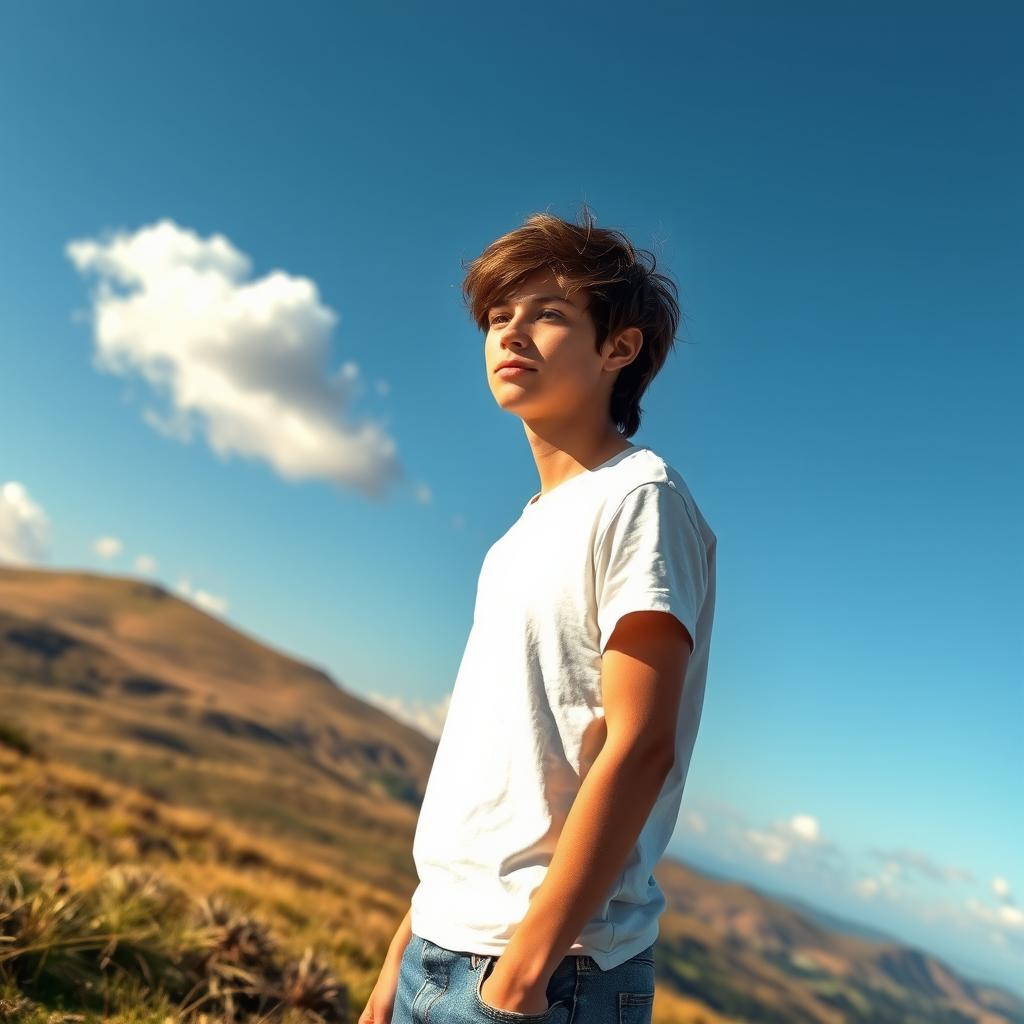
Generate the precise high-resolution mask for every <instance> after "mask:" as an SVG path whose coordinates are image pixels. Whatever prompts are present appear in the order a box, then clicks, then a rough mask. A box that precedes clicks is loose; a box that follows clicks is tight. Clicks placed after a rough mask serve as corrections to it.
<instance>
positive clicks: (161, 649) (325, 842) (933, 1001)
mask: <svg viewBox="0 0 1024 1024" xmlns="http://www.w3.org/2000/svg"><path fill="white" fill-rule="evenodd" d="M434 749H435V745H434V743H433V742H432V741H431V740H429V739H428V738H426V737H425V736H423V735H422V734H421V733H419V732H418V731H417V730H415V729H412V728H409V727H408V726H406V725H404V724H402V723H400V722H398V721H395V720H394V719H392V718H391V717H390V716H388V715H387V714H386V713H384V712H383V711H381V710H380V709H378V708H375V707H374V706H372V705H370V704H368V703H366V702H365V701H362V700H360V699H359V698H358V697H356V696H355V695H353V694H351V693H347V692H346V691H345V689H344V687H343V686H341V685H339V684H338V683H336V682H335V681H334V680H332V679H331V678H330V677H329V676H327V675H326V674H325V673H323V672H322V671H320V670H318V669H316V668H313V667H311V666H308V665H305V664H302V663H301V662H299V661H297V660H295V659H293V658H290V657H288V656H286V655H284V654H281V653H278V652H275V651H273V650H272V649H271V648H269V647H268V646H267V645H266V644H264V643H262V642H261V641H259V639H258V638H255V637H250V636H246V635H245V634H244V633H242V632H240V631H239V630H237V629H235V628H233V627H231V626H229V625H227V624H225V623H223V622H221V621H220V620H218V619H216V618H214V617H211V616H209V615H206V614H204V613H203V612H202V611H200V610H198V609H196V608H195V607H193V606H192V605H191V604H189V603H188V602H185V601H182V600H180V599H179V598H177V597H175V596H174V595H172V594H170V593H168V592H167V591H165V590H163V589H162V588H160V587H156V586H153V585H151V584H149V583H145V582H142V581H139V580H136V579H133V578H123V577H112V576H104V575H99V574H91V573H75V572H56V571H50V570H39V569H22V568H7V567H0V1021H5V1020H10V1021H14V1020H17V1021H19V1022H20V1021H25V1022H27V1024H36V1022H39V1024H41V1022H43V1021H47V1022H52V1024H58V1022H59V1021H62V1020H66V1021H68V1022H70V1021H72V1020H74V1021H75V1022H76V1024H77V1022H82V1024H87V1022H89V1024H91V1021H93V1020H95V1021H100V1020H114V1021H117V1022H118V1024H128V1022H129V1021H130V1022H132V1024H150V1022H152V1024H157V1022H159V1024H166V1022H168V1021H177V1020H179V1019H180V1020H184V1019H193V1020H196V1021H201V1020H202V1019H203V1017H202V1016H201V1015H203V1014H205V1015H206V1016H205V1019H206V1020H207V1021H209V1022H211V1024H212V1022H213V1021H218V1022H219V1021H231V1020H238V1021H255V1020H259V1019H263V1018H264V1016H265V1017H266V1019H268V1020H269V1019H273V1020H281V1021H286V1022H287V1021H292V1020H294V1021H310V1020H317V1019H319V1020H321V1021H324V1022H326V1024H330V1022H333V1021H346V1020H351V1021H355V1020H356V1018H357V1016H358V1014H359V1012H360V1011H361V1009H362V1007H363V1005H364V1004H365V1001H366V998H367V996H368V994H369V991H370V989H371V988H372V986H373V983H374V981H375V980H376V976H377V971H378V969H379V966H380V963H381V961H382V959H383V957H384V954H385V952H386V949H387V946H388V943H389V942H390V939H391V937H392V935H393V933H394V930H395V928H396V927H397V924H398V922H399V921H400V919H401V918H402V916H403V915H404V913H405V911H406V909H407V908H408V900H409V896H410V895H411V893H412V890H413V889H414V888H415V884H416V876H415V869H414V865H413V862H412V856H411V847H412V836H413V831H414V828H415V823H416V816H417V813H418V807H419V802H420V798H421V796H422V793H423V790H424V786H425V784H426V780H427V776H428V773H429V770H430V764H431V761H432V758H433V754H434ZM656 873H657V876H658V881H659V883H660V884H661V886H662V888H663V889H664V890H665V893H666V895H667V897H668V900H669V906H668V909H667V910H666V912H665V914H664V915H663V916H662V919H661V936H660V938H659V942H658V947H657V953H658V979H659V982H658V984H659V988H658V995H657V999H656V1001H655V1020H656V1021H658V1022H664V1024H667V1022H670V1021H678V1022H690V1024H696V1022H698V1021H703V1022H705V1024H719V1022H725V1021H741V1020H743V1021H766V1022H772V1021H779V1022H783V1021H784V1022H794V1021H810V1022H823V1024H829V1022H837V1024H838V1022H843V1021H864V1022H868V1021H870V1022H877V1024H885V1022H889V1021H891V1022H894V1024H895V1022H897V1021H898V1022H900V1024H905V1022H908V1021H922V1022H924V1021H927V1022H929V1024H934V1022H938V1024H943V1022H949V1024H954V1022H955V1024H966V1022H971V1021H976V1022H979V1024H1005V1022H1011V1024H1012V1022H1024V1004H1022V1002H1021V1001H1020V1000H1017V999H1015V998H1014V997H1012V996H1010V995H1009V994H1007V993H1004V992H1001V991H1000V990H998V989H996V988H994V987H992V986H988V985H979V984H976V983H971V982H969V981H967V980H965V979H963V978H960V977H958V976H957V975H956V973H955V972H954V971H952V970H951V969H950V968H949V967H948V966H946V965H944V964H942V963H941V962H940V961H938V960H936V959H935V958H933V957H930V956H928V955H926V954H924V953H923V952H921V951H919V950H914V949H910V948H907V947H904V946H901V945H899V944H898V943H895V942H891V943H889V942H879V941H875V940H871V939H868V938H864V937H857V936H852V935H848V934H843V933H841V932H838V931H833V930H830V929H828V928H827V927H826V926H824V925H823V924H822V923H820V922H819V921H817V920H815V919H813V918H812V916H811V915H802V914H801V913H800V912H799V911H797V910H796V909H794V908H792V907H790V906H787V905H786V904H784V903H783V902H782V901H779V900H773V899H771V898H770V897H768V896H765V895H763V894H760V893H758V892H757V891H755V890H753V889H751V888H749V887H746V886H742V885H737V884H731V883H727V882H723V881H721V880H716V879H712V878H709V877H707V876H704V875H701V874H700V873H698V872H696V871H694V870H692V869H690V868H688V867H687V866H686V865H684V864H681V863H679V862H678V861H674V860H670V859H666V860H665V861H663V862H662V864H661V865H659V868H658V870H657V872H656ZM583 1024H585V1022H583Z"/></svg>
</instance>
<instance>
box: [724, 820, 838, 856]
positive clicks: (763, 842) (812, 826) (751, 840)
mask: <svg viewBox="0 0 1024 1024" xmlns="http://www.w3.org/2000/svg"><path fill="white" fill-rule="evenodd" d="M741 837H742V838H743V839H745V840H746V842H747V844H748V845H750V846H752V847H753V848H754V850H755V851H756V853H757V854H758V856H760V857H761V859H762V860H765V861H767V862H768V863H769V864H782V863H784V862H786V861H788V860H791V859H792V858H793V857H794V855H797V856H800V857H801V858H806V857H808V856H810V857H819V856H822V855H823V856H825V857H827V856H830V855H832V854H833V853H835V852H836V847H835V845H834V844H833V843H830V842H828V841H826V840H825V839H824V838H823V837H822V835H821V826H820V825H819V823H818V819H817V818H815V817H814V816H813V815H811V814H794V815H793V816H792V817H791V818H790V819H789V820H788V821H777V822H775V823H774V824H772V825H770V826H768V827H767V828H764V829H757V828H747V829H745V830H743V832H742V833H741Z"/></svg>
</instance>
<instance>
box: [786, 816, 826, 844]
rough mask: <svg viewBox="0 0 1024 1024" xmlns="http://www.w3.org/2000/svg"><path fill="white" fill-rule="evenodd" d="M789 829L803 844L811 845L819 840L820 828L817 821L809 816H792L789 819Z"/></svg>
mask: <svg viewBox="0 0 1024 1024" xmlns="http://www.w3.org/2000/svg"><path fill="white" fill-rule="evenodd" d="M789 827H790V829H791V830H792V832H793V834H794V835H796V836H799V838H801V839H803V840H804V841H805V842H808V843H813V842H816V841H817V840H818V839H819V838H820V833H821V828H820V827H819V825H818V819H817V818H813V817H811V815H809V814H794V815H793V817H792V818H790V819H789Z"/></svg>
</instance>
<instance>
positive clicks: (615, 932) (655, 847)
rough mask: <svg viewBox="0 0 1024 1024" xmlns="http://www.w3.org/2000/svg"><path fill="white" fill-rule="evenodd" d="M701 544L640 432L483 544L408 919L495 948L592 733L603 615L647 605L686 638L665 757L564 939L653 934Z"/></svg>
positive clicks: (676, 796) (689, 709) (502, 941)
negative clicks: (604, 891) (638, 822)
mask: <svg viewBox="0 0 1024 1024" xmlns="http://www.w3.org/2000/svg"><path fill="white" fill-rule="evenodd" d="M715 547H716V539H715V535H714V533H713V532H712V531H711V528H710V527H709V526H708V524H707V522H706V521H705V520H704V517H703V516H702V515H701V513H700V510H699V509H698V508H697V505H696V503H695V502H694V500H693V497H692V496H691V494H690V491H689V488H688V487H687V486H686V484H685V482H684V481H683V479H682V477H681V476H680V475H679V473H678V472H677V471H676V470H675V469H673V468H672V467H671V466H670V465H669V464H668V463H667V462H665V461H664V459H662V458H661V457H660V456H659V455H657V454H656V453H655V452H653V451H652V450H651V449H650V448H646V447H642V446H639V445H633V446H632V447H630V448H627V449H625V450H623V451H621V452H619V453H618V454H617V455H615V456H613V457H612V458H611V459H609V460H608V461H607V462H604V463H602V464H601V465H600V466H596V467H595V468H594V469H592V470H584V471H583V472H580V473H577V474H576V475H575V476H571V477H569V478H568V479H567V480H564V481H563V482H562V483H560V484H558V485H557V486H556V487H554V488H552V489H551V490H549V491H548V492H547V493H546V494H543V495H534V497H533V498H531V500H530V501H529V502H528V503H527V504H526V506H525V507H524V509H523V511H522V513H521V514H520V516H519V518H518V519H517V520H516V521H515V522H514V523H513V524H512V526H511V527H510V528H509V529H508V531H507V532H506V533H505V534H504V536H502V537H501V538H500V539H499V540H498V541H497V542H496V543H494V544H493V545H492V546H491V548H490V549H489V550H488V552H487V554H486V555H485V556H484V561H483V565H482V566H481V569H480V578H479V582H478V584H477V593H476V605H475V608H474V615H473V625H472V628H471V630H470V634H469V639H468V641H467V643H466V649H465V652H464V654H463V657H462V662H461V664H460V667H459V671H458V675H457V677H456V680H455V686H454V688H453V691H452V695H451V702H450V705H449V709H448V716H447V719H446V720H445V724H444V728H443V730H442V733H441V738H440V741H439V744H438V748H437V752H436V754H435V757H434V763H433V767H432V768H431V773H430V778H429V780H428V782H427V788H426V792H425V794H424V798H423V804H422V807H421V809H420V814H419V821H418V823H417V827H416V835H415V838H414V840H413V859H414V860H415V863H416V869H417V874H418V876H419V885H418V886H417V888H416V890H415V892H414V893H413V897H412V918H411V926H412V931H413V933H414V934H415V935H418V936H421V937H423V938H427V939H430V940H431V941H432V942H435V943H437V945H439V946H443V947H445V948H446V949H452V950H459V951H463V952H470V953H480V954H495V955H498V956H500V955H501V953H502V952H503V950H504V948H505V945H506V943H507V942H508V940H509V939H510V938H511V936H512V934H513V932H514V931H515V930H516V927H517V926H518V925H519V923H520V921H521V920H522V919H523V917H525V915H526V912H527V909H528V907H529V903H530V899H531V897H532V895H533V894H534V892H535V891H536V890H537V888H538V886H539V885H540V883H541V882H542V881H543V879H544V875H545V873H546V871H547V867H548V864H549V863H550V860H551V855H552V854H553V852H554V850H555V845H556V843H557V841H558V837H559V834H560V832H561V829H562V826H563V824H564V823H565V819H566V816H567V815H568V813H569V809H570V808H571V806H572V803H573V801H574V799H575V797H576V794H577V792H578V790H579V787H580V784H581V782H582V780H583V777H584V776H585V774H586V772H587V771H588V769H589V767H590V765H591V764H592V763H593V761H594V759H595V758H596V756H597V754H598V752H599V749H600V744H601V743H602V742H603V738H604V737H603V730H602V722H601V721H600V720H601V719H602V718H603V717H604V708H603V704H602V700H601V656H602V654H603V653H604V650H605V647H606V646H607V644H608V640H609V639H610V637H611V635H612V632H613V630H614V628H615V624H616V622H617V621H618V619H619V618H620V617H621V616H623V615H625V614H626V613H627V612H631V611H641V610H651V609H653V610H661V611H668V612H671V613H672V614H673V615H675V616H676V617H677V618H678V619H679V621H680V622H682V624H683V625H684V626H685V627H686V629H687V631H688V632H689V634H690V636H691V637H692V638H693V641H694V648H693V651H692V653H691V654H690V658H689V662H688V666H687V670H686V678H685V680H684V686H683V694H682V700H681V701H680V706H679V717H678V721H677V724H676V758H675V765H674V767H673V768H672V771H671V773H670V774H669V776H668V778H667V779H666V781H665V783H664V785H663V787H662V789H661V792H660V794H659V796H658V799H657V802H656V803H655V805H654V808H653V810H652V811H651V814H650V816H649V818H648V820H647V822H646V824H645V825H644V827H643V830H642V832H641V834H640V837H639V839H638V841H637V843H636V844H635V846H634V848H633V850H632V852H631V853H630V855H629V856H628V858H627V859H626V862H625V867H624V869H623V871H622V873H621V874H620V876H619V877H618V878H617V879H616V881H615V883H614V884H613V885H612V887H611V890H610V891H609V892H608V896H607V899H606V900H605V901H604V902H602V904H601V905H600V906H599V907H597V908H596V911H595V912H594V914H593V915H592V917H591V920H590V921H589V922H588V923H587V924H586V926H585V927H584V928H583V930H582V932H581V933H580V934H579V936H578V938H577V940H576V941H575V942H574V943H573V945H572V946H571V947H570V948H568V949H567V950H566V951H565V952H566V954H567V955H568V954H574V955H579V954H584V953H585V954H588V955H589V956H591V957H593V958H594V960H595V961H596V962H597V964H598V966H599V967H600V968H601V969H602V970H610V969H611V968H613V967H617V966H618V965H619V964H620V963H623V962H624V961H625V960H628V959H629V958H630V957H632V956H633V955H634V954H636V953H638V952H640V951H641V950H642V949H645V948H646V947H647V946H649V945H650V944H651V943H652V942H654V941H655V939H656V938H657V937H658V931H659V927H658V918H659V916H660V914H661V912H662V910H664V908H665V905H666V899H665V896H664V894H663V893H662V890H661V888H660V887H659V885H658V883H657V882H656V881H655V879H654V876H653V875H652V873H651V872H652V869H653V868H654V866H655V865H656V864H657V862H658V861H659V860H660V859H661V856H662V854H663V853H664V851H665V848H666V847H667V845H668V842H669V839H670V838H671V836H672V832H673V830H674V828H675V825H676V822H677V818H678V814H679V806H680V802H681V799H682V793H683V785H684V783H685V781H686V774H687V769H688V768H689V764H690V755H691V754H692V752H693V746H694V741H695V739H696V736H697V726H698V724H699V722H700V715H701V707H702V705H703V701H704V683H705V679H706V676H707V669H708V651H709V647H710V640H711V625H712V618H713V616H714V604H715Z"/></svg>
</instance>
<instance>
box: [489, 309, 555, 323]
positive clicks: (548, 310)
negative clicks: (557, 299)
mask: <svg viewBox="0 0 1024 1024" xmlns="http://www.w3.org/2000/svg"><path fill="white" fill-rule="evenodd" d="M544 313H554V314H555V316H557V317H559V318H560V317H561V316H562V314H561V313H559V312H558V310H557V309H550V308H548V309H542V310H541V311H540V315H543V314H544ZM504 315H505V314H504V313H495V314H494V316H492V317H491V320H490V326H491V327H493V326H494V325H495V324H496V323H497V322H498V319H499V317H503V316H504Z"/></svg>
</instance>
